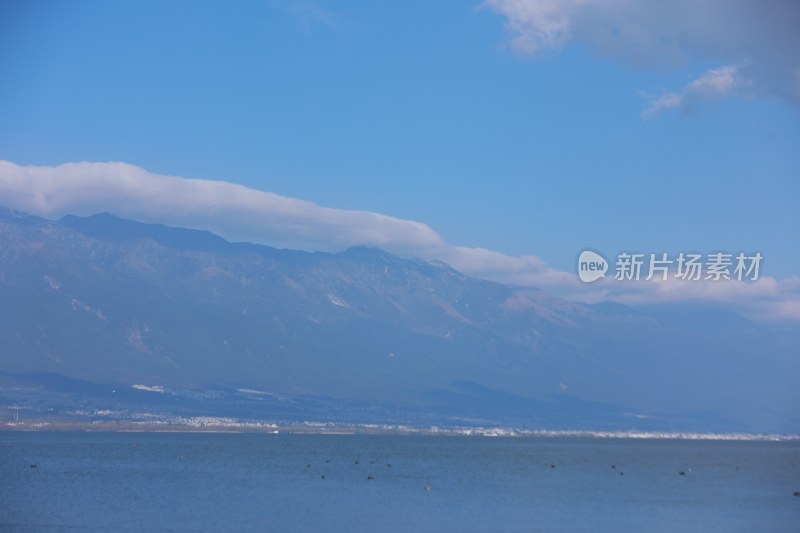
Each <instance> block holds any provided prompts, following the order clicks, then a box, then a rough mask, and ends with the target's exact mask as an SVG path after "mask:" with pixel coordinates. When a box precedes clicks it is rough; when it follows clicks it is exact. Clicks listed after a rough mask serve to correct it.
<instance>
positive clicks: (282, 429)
mask: <svg viewBox="0 0 800 533" xmlns="http://www.w3.org/2000/svg"><path fill="white" fill-rule="evenodd" d="M201 418H202V420H199V421H197V420H191V419H190V420H188V421H187V422H186V423H174V422H172V423H154V422H152V421H149V422H136V421H102V422H64V421H46V420H42V421H37V422H0V433H3V432H8V433H15V432H20V433H23V432H48V431H49V432H70V431H73V432H96V433H219V434H225V433H229V434H248V433H249V434H265V435H270V434H271V435H331V436H342V435H345V436H347V435H351V436H358V435H362V436H364V435H395V436H414V435H418V436H450V437H511V438H525V437H529V438H531V437H533V438H594V439H609V440H624V439H628V440H682V441H740V442H794V441H800V435H784V434H763V433H715V432H678V431H652V430H635V429H631V430H586V429H546V428H538V429H531V428H514V427H502V426H495V427H459V426H454V427H439V426H430V427H415V426H403V425H394V424H386V425H379V424H334V423H327V422H297V423H272V422H252V421H238V420H233V419H224V420H214V419H211V420H209V419H208V417H201Z"/></svg>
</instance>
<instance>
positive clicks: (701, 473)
mask: <svg viewBox="0 0 800 533" xmlns="http://www.w3.org/2000/svg"><path fill="white" fill-rule="evenodd" d="M32 465H35V468H34V467H32ZM798 490H800V443H798V442H797V441H782V442H761V441H687V440H668V439H602V438H590V437H571V438H567V437H501V438H490V437H463V436H425V435H290V434H278V435H272V434H214V433H111V432H109V433H92V432H0V528H2V529H3V530H38V531H41V530H66V529H69V530H73V529H89V530H113V531H120V530H131V531H134V530H135V531H140V530H151V531H162V530H171V531H184V530H189V531H196V530H214V531H219V530H236V531H247V530H261V531H263V530H274V531H290V530H291V531H323V530H349V531H375V530H382V531H434V530H437V531H441V530H458V531H501V530H502V531H798V524H800V497H797V496H794V495H793V493H794V492H795V491H798Z"/></svg>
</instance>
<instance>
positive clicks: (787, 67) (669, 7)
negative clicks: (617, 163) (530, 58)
mask: <svg viewBox="0 0 800 533" xmlns="http://www.w3.org/2000/svg"><path fill="white" fill-rule="evenodd" d="M483 5H484V6H486V7H488V8H489V9H491V10H492V11H494V12H496V13H498V14H500V15H502V16H503V17H504V18H505V21H506V29H507V31H508V32H509V34H510V44H511V47H512V48H513V49H514V50H516V51H518V52H520V53H525V54H539V53H542V52H544V51H547V50H558V49H560V48H562V47H563V46H565V45H566V44H567V43H568V42H571V41H575V42H579V43H581V44H584V45H587V46H588V47H590V48H591V49H592V50H593V51H594V52H595V53H596V54H599V55H601V56H604V57H608V58H611V59H613V60H617V61H621V62H623V63H626V64H629V65H633V66H635V67H646V68H651V69H656V70H663V69H665V68H667V69H675V68H681V67H686V66H687V65H689V64H690V63H691V62H696V61H702V62H709V61H710V62H712V63H716V64H718V65H720V67H719V68H716V69H713V70H709V71H708V72H706V73H705V74H704V75H702V76H701V77H699V78H698V79H697V80H695V82H692V84H690V85H689V86H688V87H687V88H685V89H684V91H682V92H670V93H668V94H666V95H664V96H662V97H660V98H658V99H656V100H655V101H654V102H652V104H651V106H650V109H651V110H652V111H653V112H657V111H659V110H666V109H674V108H682V107H683V106H684V105H685V104H687V103H690V102H691V101H693V98H694V97H695V96H702V97H703V98H705V99H708V98H713V97H723V96H731V95H738V94H741V92H742V91H741V90H742V89H744V88H745V86H746V88H747V94H752V95H754V96H774V97H778V98H781V99H783V100H785V101H788V102H791V103H793V104H800V75H798V72H800V56H798V54H797V50H800V31H798V30H797V28H800V3H798V2H797V1H796V0H769V1H759V0H705V1H702V2H697V1H696V0H672V1H669V2H664V1H660V0H563V1H559V0H486V1H485V2H484V3H483ZM725 65H740V66H739V67H731V66H725ZM745 82H746V83H745ZM715 83H716V85H715ZM694 84H699V85H694ZM743 84H744V85H743ZM651 114H652V113H651Z"/></svg>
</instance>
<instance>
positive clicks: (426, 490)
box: [422, 483, 431, 492]
mask: <svg viewBox="0 0 800 533" xmlns="http://www.w3.org/2000/svg"><path fill="white" fill-rule="evenodd" d="M422 490H424V491H425V492H428V491H429V490H431V486H430V485H428V484H427V483H425V484H424V485H422Z"/></svg>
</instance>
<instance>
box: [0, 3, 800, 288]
mask: <svg viewBox="0 0 800 533" xmlns="http://www.w3.org/2000/svg"><path fill="white" fill-rule="evenodd" d="M680 3H681V2H677V3H676V4H680ZM684 3H685V2H684ZM599 4H601V7H603V11H602V12H600V11H597V12H592V11H586V10H585V9H583V8H581V7H580V5H579V4H576V3H574V2H564V3H563V4H559V5H558V7H555V8H554V7H552V6H550V7H548V5H549V4H548V2H543V1H535V0H531V1H529V2H526V0H516V1H511V0H508V1H504V0H497V1H494V2H489V3H487V4H481V3H480V2H479V1H463V2H461V1H451V2H430V1H411V2H346V1H340V2H323V1H319V2H288V1H277V0H276V1H264V2H202V1H200V2H161V1H158V2H150V1H139V2H108V1H102V2H101V1H97V2H90V1H77V2H54V1H15V0H11V1H5V2H3V3H2V4H0V72H2V73H3V79H4V83H2V84H0V117H2V120H0V159H1V160H6V161H10V162H13V163H15V164H18V165H38V166H55V165H60V164H62V163H68V162H82V161H89V162H107V161H118V162H124V163H127V164H130V165H135V166H137V167H141V168H143V169H146V170H147V171H148V172H151V173H154V174H159V175H173V176H182V177H186V178H205V179H213V180H223V181H227V182H232V183H237V184H242V185H245V186H248V187H251V188H255V189H259V190H263V191H271V192H274V193H276V194H279V195H284V196H289V197H294V198H300V199H304V200H309V201H312V202H314V203H315V204H318V205H320V206H326V207H332V208H337V209H344V210H365V211H371V212H376V213H381V214H384V215H388V216H391V217H397V218H401V219H409V220H415V221H419V222H422V223H424V224H427V225H428V226H429V227H431V228H433V230H435V231H436V232H437V233H438V234H439V235H441V237H442V238H443V239H444V240H446V241H447V242H449V243H453V244H455V245H459V246H465V247H480V248H487V249H490V250H494V251H497V252H501V253H503V254H508V255H511V256H522V255H531V256H536V257H538V258H541V259H542V260H543V261H545V262H546V263H547V264H548V265H550V266H551V267H553V268H554V269H557V270H561V271H571V270H574V262H575V258H576V254H577V253H578V252H579V251H580V250H581V249H583V248H586V247H591V248H594V249H597V250H600V251H604V252H606V253H607V254H609V255H613V254H615V253H616V252H618V251H621V250H635V251H644V252H662V251H663V252H678V251H683V250H686V251H691V250H694V251H701V252H711V251H717V250H725V251H730V252H738V251H749V252H753V251H761V252H762V253H763V254H764V257H765V260H764V272H765V273H766V274H769V275H771V276H775V277H776V278H778V279H784V278H788V277H792V276H797V275H798V274H799V273H798V268H797V265H798V264H800V239H798V238H797V234H798V229H800V209H798V208H797V203H798V200H800V179H799V178H800V150H799V149H798V148H799V147H800V120H798V119H799V118H800V114H798V102H800V89H798V87H800V81H796V82H795V83H796V86H792V85H791V83H792V82H791V81H789V82H787V81H786V80H790V74H791V73H790V74H786V76H784V74H785V73H784V72H783V71H784V70H787V68H786V65H787V64H788V65H789V67H790V68H791V67H792V66H793V64H789V63H787V61H793V59H791V58H787V57H783V55H782V53H781V52H780V50H785V49H786V45H787V42H788V43H789V45H791V44H795V43H796V40H792V39H795V38H793V37H791V36H790V35H789V33H788V32H782V29H781V28H783V27H784V26H785V25H788V26H789V27H795V28H796V27H797V26H792V24H793V22H792V21H797V22H800V18H798V17H797V11H798V10H797V8H795V7H794V5H793V4H792V3H783V2H776V3H775V6H773V7H775V10H776V11H780V16H777V15H776V16H773V17H772V18H770V16H767V15H764V17H763V20H761V18H759V16H755V17H754V16H752V14H751V13H749V12H748V11H747V10H748V9H750V10H756V11H758V10H759V7H758V3H757V2H734V4H736V5H740V4H741V5H743V6H749V7H746V8H742V9H741V10H740V12H736V13H728V14H726V15H725V16H720V15H719V14H717V13H715V12H714V9H715V6H716V8H718V7H719V6H720V5H722V4H720V3H716V2H708V3H707V8H705V7H704V8H703V9H701V10H699V12H695V13H693V14H692V17H694V18H691V17H684V18H680V17H672V18H670V17H666V16H663V17H662V16H661V15H659V13H658V9H662V8H656V7H652V9H650V10H649V11H648V8H647V6H648V5H651V6H655V5H656V4H658V3H648V2H643V3H638V4H636V5H635V6H634V4H631V2H629V1H627V0H619V1H617V2H615V1H614V0H608V1H606V2H604V3H603V2H600V3H599ZM685 4H686V5H688V6H692V5H694V4H692V3H691V2H689V3H685ZM723 4H724V3H723ZM704 5H705V4H704ZM731 5H733V4H731ZM576 6H577V7H576ZM604 6H610V7H604ZM582 9H583V11H582ZM598 9H599V8H598ZM704 10H705V11H704ZM762 11H768V10H767V9H763V10H762ZM759 13H760V12H759ZM656 15H658V16H656ZM689 18H691V21H690V20H689ZM654 19H655V22H654ZM662 19H663V22H661V20H662ZM706 19H707V20H706ZM704 20H706V21H707V22H708V24H707V28H710V29H704V28H706V26H703V21H704ZM775 20H777V22H774V21H775ZM564 21H566V22H567V23H568V24H567V29H566V30H565V29H564V27H563V24H562V25H561V26H559V25H558V24H557V23H563V22H564ZM587 21H589V22H587ZM697 21H700V22H697ZM753 21H755V22H753ZM781 21H783V22H781ZM690 22H691V24H690ZM726 23H727V26H726ZM773 23H774V24H773ZM637 24H638V26H637ZM748 24H749V25H752V27H753V29H752V32H750V33H747V32H743V31H742V28H743V27H745V26H747V25H748ZM771 24H772V25H771ZM775 24H777V26H775ZM781 24H784V26H781ZM602 27H608V28H611V29H612V30H613V31H611V32H610V33H609V35H611V34H613V39H612V38H609V37H608V36H607V35H606V34H605V33H603V34H602V35H600V33H601V32H600V31H599V30H598V28H602ZM747 27H749V26H747ZM553 28H555V30H553ZM687 28H689V29H687ZM698 28H699V29H698ZM634 30H635V31H634ZM692 31H696V32H697V35H696V36H695V37H696V38H695V39H694V40H693V39H692V34H691V32H692ZM637 32H638V33H637ZM648 32H649V33H648ZM651 34H652V40H651V38H650V37H649V36H650V35H651ZM687 34H688V37H686V35H687ZM631 35H634V36H637V37H636V38H635V39H634V38H630V36H631ZM642 35H644V37H642ZM675 35H678V36H680V37H679V38H677V37H676V38H675V39H673V41H674V42H672V44H670V38H672V37H671V36H673V37H674V36H675ZM741 35H749V36H750V37H746V36H745V37H742V36H741ZM665 36H666V37H665ZM764 36H767V37H766V38H763V37H764ZM748 39H750V40H748ZM770 39H772V40H773V41H774V43H772V44H769V40H770ZM661 42H667V44H666V45H662V44H659V43H661ZM765 42H766V43H767V44H764V43H765ZM654 43H656V44H654ZM709 43H710V44H709ZM794 50H795V52H796V50H797V48H794ZM785 55H786V56H789V55H791V52H789V51H786V52H785ZM765 65H766V66H765ZM794 66H795V67H796V68H797V70H796V71H795V76H796V78H797V80H800V65H797V64H794ZM721 67H730V68H731V69H734V74H733V76H734V77H729V78H726V79H727V82H725V80H723V82H725V83H727V84H726V85H725V84H724V85H723V86H720V85H713V86H712V85H710V84H709V83H705V84H704V82H703V80H708V79H709V78H708V76H712V77H713V76H714V75H715V73H717V74H719V72H720V71H719V70H715V69H720V68H721ZM709 73H711V74H709ZM704 76H706V78H704ZM781 76H783V77H781ZM787 76H789V77H787ZM718 78H720V76H717V79H718ZM698 80H699V81H698ZM693 83H694V85H692V84H693ZM708 87H711V89H708ZM720 87H722V88H720ZM709 91H710V92H709ZM715 91H716V92H715ZM792 91H795V92H792ZM665 95H666V96H667V97H665ZM670 95H672V96H671V99H670V98H669V96H670ZM659 99H660V100H659ZM656 102H661V104H662V107H660V108H658V109H657V110H655V111H653V112H652V113H650V114H648V113H647V110H648V109H651V110H653V109H654V105H655V103H656ZM0 203H3V202H2V198H0ZM12 207H13V206H12Z"/></svg>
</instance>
